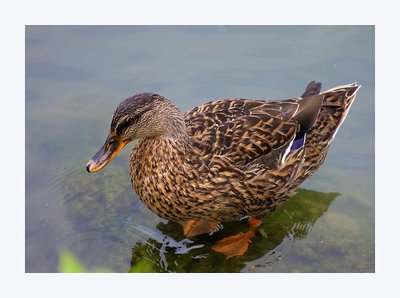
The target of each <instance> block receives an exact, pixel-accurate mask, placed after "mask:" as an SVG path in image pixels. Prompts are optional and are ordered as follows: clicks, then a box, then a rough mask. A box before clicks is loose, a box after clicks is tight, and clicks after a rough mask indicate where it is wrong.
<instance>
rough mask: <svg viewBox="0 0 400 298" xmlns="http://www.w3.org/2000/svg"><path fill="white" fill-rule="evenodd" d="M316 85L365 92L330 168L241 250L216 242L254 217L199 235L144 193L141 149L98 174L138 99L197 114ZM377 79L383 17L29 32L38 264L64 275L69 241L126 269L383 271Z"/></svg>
mask: <svg viewBox="0 0 400 298" xmlns="http://www.w3.org/2000/svg"><path fill="white" fill-rule="evenodd" d="M311 80H318V81H321V82H322V83H323V89H328V88H331V87H334V86H336V85H342V84H346V83H351V82H354V81H357V82H359V83H360V84H362V88H361V89H360V91H359V93H358V96H357V99H356V101H355V103H354V104H353V106H352V109H351V111H350V113H349V115H348V117H347V119H346V121H345V122H344V124H343V126H342V128H341V129H340V131H339V133H338V134H337V136H336V140H335V141H334V143H333V145H332V146H331V149H330V152H329V154H328V158H327V160H326V162H325V164H324V165H323V166H322V167H321V168H320V170H319V172H318V173H317V174H316V175H315V176H314V177H313V178H312V179H311V180H308V181H306V182H305V183H303V184H302V185H301V188H302V189H301V190H300V191H299V192H298V194H297V195H295V196H294V197H293V198H291V199H290V200H289V201H287V202H286V203H285V204H283V205H282V207H281V208H279V210H277V211H276V212H275V213H274V214H272V215H271V217H270V218H267V219H265V220H264V223H263V225H262V226H261V228H260V231H259V232H258V233H257V234H256V237H255V239H254V241H253V242H252V244H251V245H250V249H249V251H248V253H246V254H245V255H244V256H242V257H234V258H231V259H229V260H226V259H225V257H224V256H222V255H219V254H217V253H214V252H212V251H211V250H210V247H211V246H212V244H213V243H214V242H215V241H216V240H217V239H219V238H221V237H223V236H226V235H231V234H235V233H237V232H239V231H244V230H245V229H246V228H247V224H246V222H239V223H228V224H224V229H223V230H222V231H220V232H218V233H215V234H214V235H212V236H207V235H205V236H199V237H196V238H192V239H190V240H189V239H186V238H185V237H184V236H183V235H182V233H181V230H180V227H179V226H177V225H176V224H174V223H168V222H166V221H164V220H161V219H160V218H158V217H157V216H155V215H154V214H152V213H151V212H149V211H148V210H147V209H146V208H145V207H144V206H143V205H142V204H141V203H140V202H139V200H138V199H137V198H136V196H135V195H134V194H133V193H132V191H131V188H130V179H129V175H128V155H129V152H130V149H131V147H132V145H131V146H127V148H125V149H124V150H123V152H122V154H120V155H119V156H118V157H117V158H116V159H115V160H114V161H113V162H112V163H111V164H110V165H109V166H108V167H107V168H105V169H104V170H103V171H102V172H100V173H97V174H88V173H86V172H85V164H86V162H87V161H88V160H89V159H90V157H91V156H92V155H93V154H94V153H95V152H97V150H98V149H99V148H100V146H101V145H102V143H103V141H104V139H105V137H106V135H107V132H108V128H109V123H110V120H111V116H112V113H113V111H114V109H115V107H116V105H117V104H118V103H119V102H120V101H121V100H123V99H124V98H126V97H128V96H130V95H133V94H135V93H140V92H145V91H153V92H158V93H160V94H162V95H164V96H165V97H167V98H169V99H170V100H172V101H173V102H174V103H175V104H176V105H178V106H179V107H180V108H181V110H182V111H186V110H188V109H189V108H191V107H194V106H196V105H198V104H200V103H203V102H206V101H209V100H212V99H221V98H228V97H243V98H265V99H268V98H269V99H280V98H282V99H283V98H290V97H295V96H299V95H300V94H301V93H302V91H303V89H304V87H305V85H306V84H307V83H308V82H309V81H311ZM374 88H375V85H374V27H373V26H172V27H167V26H127V27H121V26H108V27H99V26H87V27H83V26H28V27H26V271H27V272H57V271H58V262H59V255H60V251H62V250H63V249H68V250H69V251H71V252H72V253H73V254H75V255H76V256H77V257H78V258H79V260H80V261H81V263H82V264H84V265H85V266H86V267H88V268H89V269H92V268H96V267H103V268H108V270H111V271H115V272H128V271H155V272H239V271H240V272H373V271H374V270H375V261H374V259H375V249H374V246H375V242H374V238H375V228H374V191H375V189H374Z"/></svg>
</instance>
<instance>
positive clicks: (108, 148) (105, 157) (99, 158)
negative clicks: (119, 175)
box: [86, 136, 128, 173]
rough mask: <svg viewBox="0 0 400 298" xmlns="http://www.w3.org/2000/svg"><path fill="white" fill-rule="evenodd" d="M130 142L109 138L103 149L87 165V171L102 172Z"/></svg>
mask: <svg viewBox="0 0 400 298" xmlns="http://www.w3.org/2000/svg"><path fill="white" fill-rule="evenodd" d="M127 143H128V142H126V141H122V140H120V139H117V138H115V137H110V136H108V137H107V140H106V141H105V143H104V145H103V147H101V149H100V150H99V152H97V153H96V154H95V155H94V156H93V157H92V159H91V160H89V162H88V163H87V165H86V170H87V171H88V172H89V173H94V172H98V171H100V170H101V169H102V168H104V167H105V166H106V165H107V164H108V163H109V162H110V161H112V159H113V158H114V157H115V156H116V155H117V154H118V152H119V151H120V150H121V149H122V148H124V146H125V145H126V144H127Z"/></svg>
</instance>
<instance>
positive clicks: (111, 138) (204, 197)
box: [86, 81, 360, 257]
mask: <svg viewBox="0 0 400 298" xmlns="http://www.w3.org/2000/svg"><path fill="white" fill-rule="evenodd" d="M359 88H360V85H358V84H356V83H353V84H349V85H343V86H338V87H335V88H332V89H329V90H327V91H324V92H322V93H321V92H320V90H321V83H318V82H315V81H312V82H311V83H309V84H308V86H307V87H306V90H305V92H304V93H303V94H302V96H300V97H298V98H292V99H287V100H280V101H277V100H255V99H240V98H232V99H225V100H216V101H211V102H208V103H205V104H202V105H200V106H197V107H195V108H193V109H192V110H190V111H188V112H187V113H186V114H183V113H181V111H180V110H179V109H178V108H177V107H176V106H175V105H174V104H173V103H172V102H171V101H169V100H168V99H166V98H165V97H163V96H161V95H159V94H155V93H141V94H137V95H134V96H131V97H129V98H127V99H125V100H124V101H122V102H121V103H120V104H119V105H118V107H117V108H116V110H115V112H114V115H113V117H112V121H111V127H110V131H109V134H108V137H107V139H106V141H105V143H104V145H103V147H102V148H101V149H100V151H99V152H97V153H96V154H95V155H94V156H93V158H92V159H91V160H90V161H89V162H88V164H87V166H86V169H87V171H88V172H96V171H99V170H101V169H103V168H104V167H105V166H106V165H107V164H108V163H109V162H110V161H111V160H112V159H113V158H114V157H115V156H116V155H117V153H118V152H119V151H120V150H121V149H122V148H123V147H124V146H125V145H126V144H127V143H129V142H131V141H133V140H139V142H138V144H137V145H136V146H135V147H134V148H133V149H132V152H131V155H130V166H129V168H130V176H131V182H132V187H133V190H134V191H135V192H136V194H137V195H138V196H139V198H140V200H141V201H142V202H143V203H144V204H145V205H146V206H147V207H148V208H149V209H150V210H151V211H153V212H154V213H156V214H157V215H158V216H160V217H162V218H165V219H168V220H172V221H175V222H179V223H181V224H182V226H183V231H184V233H185V235H186V236H188V237H192V236H195V235H198V234H202V233H207V232H210V231H212V230H213V229H215V228H216V227H217V225H218V223H220V222H226V221H236V220H240V219H242V218H244V217H249V218H250V220H249V223H250V229H249V231H248V232H247V233H244V234H238V235H234V236H231V237H227V238H225V239H222V240H220V241H219V242H217V243H216V244H215V245H214V247H213V249H214V250H215V251H218V252H222V253H224V254H225V255H226V256H227V257H232V256H235V255H242V254H243V253H244V252H245V251H246V250H247V247H248V244H249V243H250V242H251V241H250V238H251V237H253V236H254V233H255V230H256V227H257V226H258V225H259V224H260V222H261V219H262V218H264V217H265V216H266V215H267V214H268V213H270V212H271V211H273V210H274V209H275V208H276V207H277V206H279V204H280V203H282V202H283V201H285V200H286V199H287V198H288V197H289V196H290V195H291V194H292V193H293V190H294V189H295V188H296V187H297V186H298V185H299V184H300V183H301V182H302V181H304V180H305V179H306V178H307V177H310V175H312V174H313V173H315V171H316V170H317V169H318V168H319V166H320V165H321V164H322V163H323V161H324V160H325V157H326V155H327V152H328V149H329V146H330V144H331V143H332V141H333V139H334V137H335V135H336V133H337V131H338V129H339V127H340V126H341V124H342V123H343V121H344V119H345V117H346V115H347V113H348V111H349V108H350V106H351V104H352V103H353V101H354V99H355V97H356V92H357V90H358V89H359Z"/></svg>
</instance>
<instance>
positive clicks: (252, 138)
mask: <svg viewBox="0 0 400 298" xmlns="http://www.w3.org/2000/svg"><path fill="white" fill-rule="evenodd" d="M322 99H323V96H321V95H311V96H308V97H306V98H294V99H288V100H283V101H265V100H253V99H227V100H217V101H212V102H209V103H206V104H203V105H201V106H198V107H196V108H194V109H192V110H190V111H189V112H187V113H186V114H185V122H186V126H187V129H188V132H189V134H190V135H191V136H192V140H193V143H194V146H195V147H196V148H197V149H198V150H199V151H200V152H199V153H200V154H201V155H202V156H210V155H211V156H215V155H218V156H224V157H225V158H228V159H230V160H231V161H232V162H233V163H234V164H235V165H236V166H239V167H243V166H246V165H248V164H250V163H252V162H254V161H255V160H258V159H259V158H262V159H263V162H264V163H265V162H267V161H268V160H269V159H268V158H265V157H267V156H269V157H270V158H272V159H274V160H275V161H272V164H275V163H276V162H277V161H278V160H279V159H282V158H283V152H284V151H285V150H286V149H287V148H288V147H290V145H291V144H292V143H293V141H294V140H295V139H296V136H297V135H298V134H299V133H301V132H302V131H305V130H307V129H309V128H310V127H311V126H312V125H313V124H314V122H315V120H316V119H317V116H318V113H319V111H320V108H321V105H322ZM303 135H304V133H303ZM269 162H271V161H269ZM267 163H268V162H267ZM271 167H272V166H271Z"/></svg>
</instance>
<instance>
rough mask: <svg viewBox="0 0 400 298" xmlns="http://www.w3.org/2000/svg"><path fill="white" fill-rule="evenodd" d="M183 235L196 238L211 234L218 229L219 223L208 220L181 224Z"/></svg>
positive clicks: (189, 221)
mask: <svg viewBox="0 0 400 298" xmlns="http://www.w3.org/2000/svg"><path fill="white" fill-rule="evenodd" d="M181 225H182V227H183V234H184V235H185V236H186V237H194V236H197V235H201V234H206V233H210V232H212V231H213V230H215V229H216V228H217V227H218V222H216V221H207V220H188V221H185V222H182V223H181Z"/></svg>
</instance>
